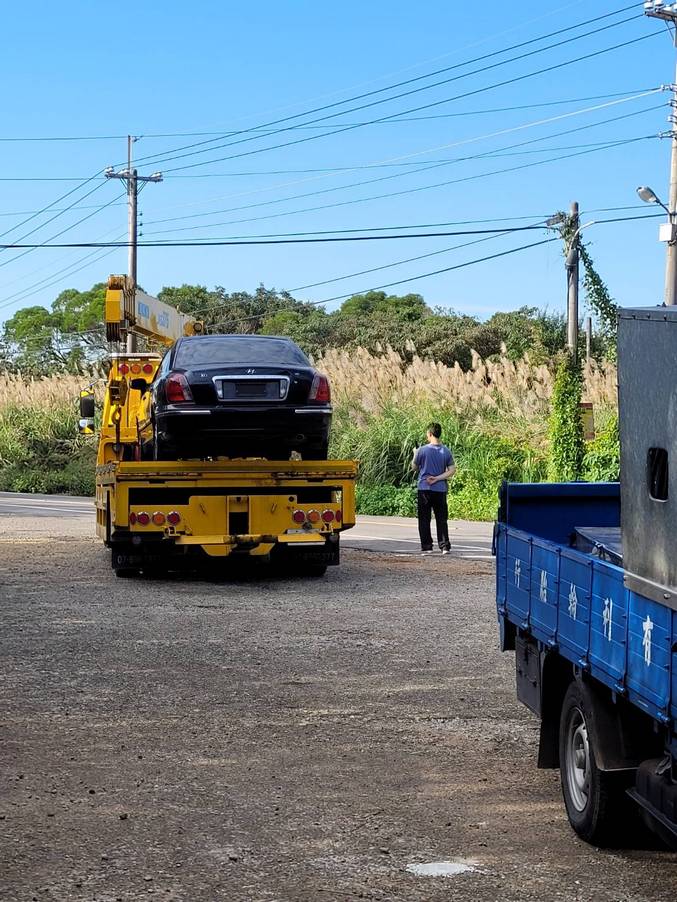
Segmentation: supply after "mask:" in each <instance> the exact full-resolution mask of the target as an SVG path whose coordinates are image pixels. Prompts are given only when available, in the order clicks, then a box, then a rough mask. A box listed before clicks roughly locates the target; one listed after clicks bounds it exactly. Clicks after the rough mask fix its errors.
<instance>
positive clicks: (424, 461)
mask: <svg viewBox="0 0 677 902" xmlns="http://www.w3.org/2000/svg"><path fill="white" fill-rule="evenodd" d="M453 462H454V456H453V454H452V453H451V451H450V450H449V449H448V448H447V446H446V445H423V446H422V447H421V448H419V449H418V451H417V452H416V457H414V465H415V466H417V467H418V487H419V489H420V490H421V491H423V492H446V491H447V481H446V479H445V480H443V481H441V482H435V483H433V485H428V483H427V482H426V476H441V475H442V473H444V471H445V470H448V469H449V467H450V466H451V465H452V464H453Z"/></svg>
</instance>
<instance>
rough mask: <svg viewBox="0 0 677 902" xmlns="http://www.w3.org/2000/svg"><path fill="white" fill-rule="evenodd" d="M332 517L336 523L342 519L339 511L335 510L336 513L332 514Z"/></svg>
mask: <svg viewBox="0 0 677 902" xmlns="http://www.w3.org/2000/svg"><path fill="white" fill-rule="evenodd" d="M334 519H335V520H336V522H337V523H340V522H341V520H342V519H343V516H342V515H341V511H336V513H335V514H334Z"/></svg>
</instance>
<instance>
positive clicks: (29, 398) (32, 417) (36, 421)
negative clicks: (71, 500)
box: [0, 376, 96, 495]
mask: <svg viewBox="0 0 677 902" xmlns="http://www.w3.org/2000/svg"><path fill="white" fill-rule="evenodd" d="M85 384H86V379H85V378H84V377H83V378H78V377H76V376H58V377H57V376H54V377H51V378H48V379H40V380H31V381H28V382H26V381H24V380H22V379H19V378H16V377H11V376H10V377H8V376H0V491H5V492H44V493H47V494H50V493H63V494H69V495H93V494H94V462H95V459H96V446H95V444H94V442H93V441H92V439H86V438H84V437H82V436H80V435H78V419H79V414H78V409H77V399H78V393H79V391H80V389H81V388H82V387H83V386H84V385H85Z"/></svg>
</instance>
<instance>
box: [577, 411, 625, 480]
mask: <svg viewBox="0 0 677 902" xmlns="http://www.w3.org/2000/svg"><path fill="white" fill-rule="evenodd" d="M620 469H621V443H620V436H619V433H618V416H617V415H616V414H614V415H613V416H612V417H610V419H609V421H608V423H607V424H606V426H605V427H604V428H603V429H602V430H601V431H600V433H599V435H598V436H597V437H596V438H595V439H594V441H592V442H589V443H588V446H587V448H586V451H585V457H584V458H583V476H584V478H585V479H587V480H589V481H590V482H617V481H618V478H619V476H620Z"/></svg>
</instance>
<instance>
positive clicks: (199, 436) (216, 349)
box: [140, 335, 332, 460]
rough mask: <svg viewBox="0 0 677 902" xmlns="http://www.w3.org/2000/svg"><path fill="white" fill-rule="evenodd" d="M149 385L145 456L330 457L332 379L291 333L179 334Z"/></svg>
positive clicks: (144, 425)
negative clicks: (312, 361)
mask: <svg viewBox="0 0 677 902" xmlns="http://www.w3.org/2000/svg"><path fill="white" fill-rule="evenodd" d="M150 391H151V397H150V403H149V404H148V417H147V419H146V421H145V422H143V423H141V424H140V438H141V443H142V447H143V449H144V456H145V457H147V458H148V457H152V458H153V459H155V460H174V459H176V458H181V457H183V458H185V457H192V458H196V457H266V458H268V459H269V460H287V459H289V456H290V454H291V452H292V451H296V452H298V453H299V454H301V456H302V457H303V458H305V459H308V460H326V458H327V447H328V443H329V427H330V425H331V414H332V408H331V405H330V401H331V395H330V389H329V382H328V381H327V377H326V376H324V375H322V373H318V372H317V371H316V370H315V369H314V368H313V367H312V366H311V364H310V361H309V360H308V358H307V357H306V355H305V354H304V353H303V351H302V350H301V349H300V348H299V347H298V346H297V345H295V344H294V342H293V341H290V340H289V339H288V338H279V337H276V336H263V335H200V336H195V337H190V338H181V339H179V341H177V342H176V344H175V345H173V347H172V348H171V349H170V350H169V351H168V352H167V354H166V355H165V357H164V359H163V361H162V364H161V366H160V368H159V370H158V372H157V375H156V377H155V381H154V382H153V384H152V386H151V389H150Z"/></svg>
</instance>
